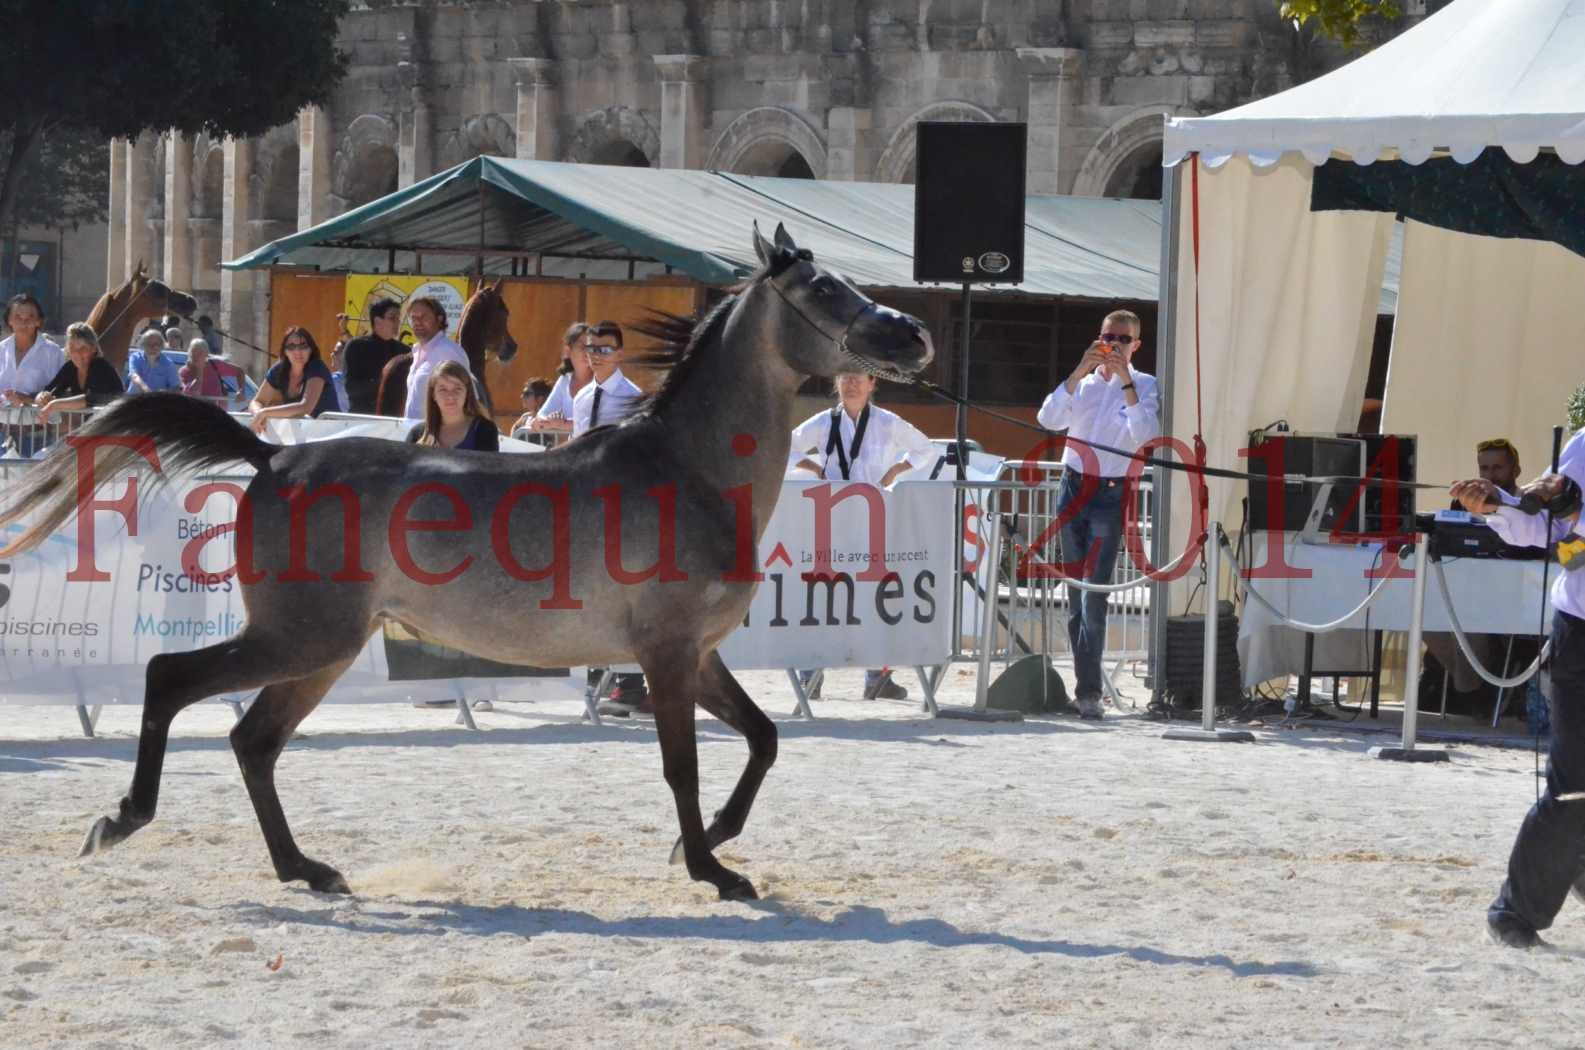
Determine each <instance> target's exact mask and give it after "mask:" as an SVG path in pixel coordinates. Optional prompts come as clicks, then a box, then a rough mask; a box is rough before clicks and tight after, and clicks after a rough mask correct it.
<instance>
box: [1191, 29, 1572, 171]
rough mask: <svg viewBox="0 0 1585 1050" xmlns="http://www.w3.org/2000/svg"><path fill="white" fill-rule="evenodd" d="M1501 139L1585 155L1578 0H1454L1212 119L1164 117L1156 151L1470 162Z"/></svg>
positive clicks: (1512, 146) (1256, 158) (1219, 159)
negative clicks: (1308, 77)
mask: <svg viewBox="0 0 1585 1050" xmlns="http://www.w3.org/2000/svg"><path fill="white" fill-rule="evenodd" d="M1488 146H1500V147H1502V149H1504V150H1505V151H1507V153H1508V156H1510V157H1512V158H1513V159H1514V160H1515V161H1517V162H1519V163H1521V164H1527V163H1529V162H1530V161H1531V160H1533V159H1534V158H1535V156H1536V154H1537V152H1538V151H1539V150H1541V149H1543V148H1547V149H1552V150H1554V151H1556V153H1557V155H1558V156H1559V157H1561V158H1562V159H1563V160H1565V161H1567V162H1568V163H1570V164H1578V163H1580V162H1581V161H1585V0H1500V2H1498V0H1459V2H1458V3H1455V4H1452V5H1450V6H1449V7H1448V8H1446V9H1445V10H1443V11H1441V12H1440V13H1438V14H1437V15H1435V16H1434V17H1432V18H1429V19H1427V20H1426V21H1425V22H1423V23H1421V24H1420V25H1419V26H1416V27H1415V28H1414V29H1413V30H1411V31H1409V32H1407V33H1404V34H1403V35H1402V36H1399V37H1397V38H1396V39H1393V40H1390V41H1388V42H1387V43H1385V44H1383V45H1382V46H1381V47H1379V48H1377V49H1376V50H1374V51H1372V52H1370V53H1369V54H1367V55H1364V56H1363V57H1361V58H1359V59H1357V60H1355V61H1353V62H1351V63H1349V64H1348V65H1346V66H1344V67H1343V68H1341V69H1339V70H1336V71H1334V72H1332V73H1329V74H1328V75H1326V76H1323V77H1320V78H1318V79H1316V80H1312V81H1310V82H1309V83H1307V84H1302V85H1300V86H1298V87H1295V88H1292V89H1291V90H1288V91H1284V92H1282V93H1281V94H1279V95H1273V96H1271V97H1270V98H1264V99H1261V100H1259V101H1257V102H1251V103H1249V104H1248V105H1246V106H1240V107H1238V108H1237V109H1233V110H1229V111H1227V112H1226V113H1220V114H1217V115H1216V116H1212V117H1199V118H1190V119H1178V120H1169V121H1168V122H1167V131H1166V142H1165V144H1164V150H1163V155H1164V158H1165V163H1166V164H1169V165H1172V164H1177V163H1178V162H1179V161H1181V160H1182V159H1183V158H1184V157H1186V156H1188V155H1189V154H1190V153H1198V154H1199V155H1200V158H1201V160H1202V161H1203V162H1204V163H1205V164H1207V165H1209V166H1211V167H1218V166H1220V165H1221V164H1222V163H1223V162H1225V161H1226V160H1227V159H1228V158H1229V157H1232V156H1245V157H1248V158H1249V159H1250V160H1251V161H1252V162H1254V163H1255V164H1257V165H1262V166H1264V165H1268V164H1272V163H1274V162H1276V161H1277V160H1278V159H1279V158H1280V157H1281V156H1282V155H1283V154H1284V153H1301V154H1303V155H1304V158H1305V159H1306V160H1308V161H1309V162H1310V163H1311V164H1321V163H1323V162H1324V161H1325V160H1326V159H1327V158H1328V157H1330V156H1334V155H1341V156H1344V157H1347V158H1349V159H1351V160H1353V161H1354V162H1355V163H1357V164H1369V163H1371V162H1372V161H1374V160H1377V159H1379V158H1381V157H1383V156H1384V155H1385V156H1390V157H1393V158H1395V159H1402V160H1405V161H1407V162H1409V163H1410V164H1419V163H1421V162H1422V161H1424V160H1426V159H1427V158H1428V157H1430V156H1431V155H1432V153H1433V151H1436V152H1444V151H1445V152H1449V153H1451V154H1452V156H1453V157H1454V159H1456V160H1458V161H1459V162H1460V163H1465V164H1467V163H1469V162H1470V161H1472V160H1474V159H1475V157H1476V156H1478V155H1479V154H1480V152H1481V151H1482V150H1483V149H1485V148H1486V147H1488Z"/></svg>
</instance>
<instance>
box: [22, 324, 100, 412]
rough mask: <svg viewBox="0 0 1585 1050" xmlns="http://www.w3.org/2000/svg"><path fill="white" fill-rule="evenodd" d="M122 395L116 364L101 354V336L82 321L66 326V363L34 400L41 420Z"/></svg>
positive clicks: (78, 410) (93, 406) (92, 406)
mask: <svg viewBox="0 0 1585 1050" xmlns="http://www.w3.org/2000/svg"><path fill="white" fill-rule="evenodd" d="M120 396H121V377H120V376H118V375H116V370H115V366H114V365H112V364H111V363H110V362H109V361H106V360H105V359H104V358H102V357H100V356H99V337H98V336H97V335H95V334H94V330H93V329H92V328H90V327H89V326H88V325H86V324H83V323H82V322H80V321H79V322H78V323H77V324H74V325H72V326H71V327H70V328H68V329H66V363H65V364H64V365H61V370H60V371H59V372H56V373H55V378H54V379H51V380H50V381H49V383H48V384H46V385H45V387H44V389H43V390H40V391H39V394H38V397H36V398H35V399H34V401H33V403H34V404H35V405H38V406H39V422H41V423H47V422H49V418H50V416H52V415H55V414H56V413H58V412H80V411H82V410H83V409H85V408H97V407H98V406H100V405H103V404H108V403H109V402H111V401H114V400H115V399H116V398H118V397H120Z"/></svg>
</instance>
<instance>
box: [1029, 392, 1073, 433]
mask: <svg viewBox="0 0 1585 1050" xmlns="http://www.w3.org/2000/svg"><path fill="white" fill-rule="evenodd" d="M1035 419H1036V420H1037V421H1038V422H1039V423H1040V425H1041V426H1043V427H1045V428H1046V429H1047V430H1066V429H1067V428H1068V427H1069V426H1071V425H1072V424H1073V395H1072V394H1070V393H1068V384H1067V382H1066V381H1064V382H1061V383H1058V384H1057V388H1056V389H1055V390H1053V391H1052V392H1051V393H1049V394H1047V395H1046V400H1045V401H1044V402H1042V403H1041V405H1040V411H1039V412H1038V413H1036V415H1035Z"/></svg>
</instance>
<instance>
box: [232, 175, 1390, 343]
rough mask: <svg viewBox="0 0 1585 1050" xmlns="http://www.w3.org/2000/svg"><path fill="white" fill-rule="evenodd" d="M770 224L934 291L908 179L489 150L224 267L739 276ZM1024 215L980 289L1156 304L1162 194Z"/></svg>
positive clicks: (719, 280) (833, 261)
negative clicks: (1005, 277)
mask: <svg viewBox="0 0 1585 1050" xmlns="http://www.w3.org/2000/svg"><path fill="white" fill-rule="evenodd" d="M756 221H757V222H758V223H759V224H760V228H761V229H762V230H764V231H765V232H766V233H767V234H768V233H769V232H770V231H771V230H772V229H774V228H775V226H776V224H777V223H778V222H780V223H785V224H786V226H787V229H788V231H789V232H790V233H791V234H792V235H793V238H794V239H795V240H797V241H798V243H799V244H800V245H802V246H804V247H807V248H809V249H811V250H812V251H813V252H814V253H815V257H816V258H817V259H819V260H820V261H821V262H823V263H825V264H827V265H829V266H833V267H835V268H836V269H838V270H841V271H842V272H843V273H845V274H847V275H848V276H849V277H851V278H852V279H853V280H854V281H856V282H858V283H859V284H860V285H863V286H865V287H870V288H919V287H929V286H927V285H920V284H918V283H917V282H915V281H914V279H913V243H914V188H913V187H912V186H909V185H903V184H897V183H879V182H839V181H834V180H819V181H816V180H810V179H772V178H761V177H758V176H753V175H733V174H730V173H727V172H721V171H689V170H679V169H652V168H619V167H611V166H607V165H598V164H561V163H556V162H553V161H543V160H507V159H505V158H502V157H475V158H474V159H473V160H470V161H466V162H464V163H462V164H459V165H457V166H456V167H455V168H451V169H450V170H448V171H443V172H441V173H440V174H438V175H432V176H430V177H429V178H427V179H425V180H424V181H422V182H419V183H415V184H413V185H412V186H409V187H408V188H407V189H405V190H398V191H396V192H395V193H392V194H388V195H386V196H384V197H381V198H380V199H379V200H376V201H371V202H369V203H368V204H365V205H363V206H362V207H360V208H355V209H353V210H352V211H349V212H346V213H345V214H342V215H338V216H336V217H335V218H334V219H331V220H329V221H328V222H322V223H320V224H319V225H318V226H314V227H311V228H309V229H307V230H303V231H302V232H301V233H294V234H292V235H291V236H290V237H282V238H281V239H280V240H278V241H271V242H270V243H269V244H266V245H265V246H264V247H262V248H259V249H257V250H255V251H253V252H250V253H248V254H247V255H244V256H243V257H242V258H240V259H233V260H231V261H230V262H227V263H224V264H222V265H223V266H224V267H225V268H226V269H228V270H249V269H256V268H259V267H264V266H274V265H288V266H317V267H319V268H320V269H322V270H349V271H357V272H363V273H369V272H374V271H377V270H383V269H385V268H386V267H387V266H388V265H389V262H388V260H389V257H390V252H391V251H392V250H393V249H394V250H396V251H398V252H415V251H416V252H420V253H424V254H425V256H426V257H425V259H424V271H425V272H426V273H448V272H458V273H461V272H466V271H469V270H471V269H472V268H473V259H474V256H475V255H476V254H479V251H480V249H481V248H482V249H483V254H484V255H485V256H487V257H488V256H492V255H494V256H497V257H501V256H506V255H524V254H531V255H538V256H541V257H542V260H543V263H542V266H543V271H542V272H544V273H547V274H557V275H576V274H577V273H578V272H580V271H581V270H588V269H591V268H596V269H597V268H598V267H599V266H600V265H602V262H603V263H604V264H609V263H612V262H615V263H621V264H627V263H635V264H654V265H658V266H664V267H669V268H671V269H673V270H675V271H677V272H679V273H683V274H686V275H688V276H690V277H693V278H695V279H697V280H700V281H704V282H706V283H708V284H729V283H731V282H733V281H735V280H737V279H739V278H741V277H744V276H746V275H747V274H749V273H750V272H752V270H753V269H754V266H755V260H754V249H753V246H752V244H751V237H750V234H749V230H750V226H751V225H752V224H753V223H754V222H756ZM1024 226H1025V230H1024V281H1023V283H1022V284H1020V285H1017V286H1010V285H985V286H981V288H980V293H981V294H991V295H995V294H1006V293H1018V294H1023V295H1044V296H1067V297H1072V298H1083V299H1103V300H1112V299H1136V300H1142V301H1146V302H1154V301H1155V300H1156V297H1157V295H1158V293H1159V283H1158V281H1157V276H1156V274H1157V269H1158V267H1159V266H1160V259H1161V205H1160V204H1159V203H1158V202H1156V201H1138V200H1112V199H1108V198H1102V197H1028V198H1026V199H1025V201H1024ZM448 253H449V254H448ZM1401 254H1402V248H1401V224H1400V233H1399V235H1398V236H1395V237H1394V238H1393V243H1392V249H1391V251H1390V253H1389V257H1388V260H1387V276H1386V282H1385V284H1386V287H1384V288H1383V289H1382V295H1381V305H1380V309H1381V312H1382V313H1392V312H1393V311H1394V309H1395V307H1396V300H1397V294H1396V293H1397V283H1398V281H1397V278H1398V267H1399V265H1400V263H1401ZM492 271H493V272H500V271H499V268H498V267H495V268H492ZM596 275H598V271H597V273H596ZM612 275H614V274H612ZM938 287H939V286H938Z"/></svg>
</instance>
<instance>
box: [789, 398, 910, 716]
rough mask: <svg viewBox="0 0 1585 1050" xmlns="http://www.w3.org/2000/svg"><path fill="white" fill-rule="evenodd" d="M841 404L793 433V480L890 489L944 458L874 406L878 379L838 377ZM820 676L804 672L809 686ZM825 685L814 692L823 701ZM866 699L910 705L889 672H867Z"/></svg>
mask: <svg viewBox="0 0 1585 1050" xmlns="http://www.w3.org/2000/svg"><path fill="white" fill-rule="evenodd" d="M836 394H837V404H836V405H835V406H834V407H833V408H832V409H831V410H830V411H828V412H820V413H818V414H816V415H813V416H810V417H809V418H808V419H806V420H804V421H803V422H802V423H800V424H799V425H798V426H797V427H796V428H795V429H794V430H793V433H792V453H791V458H792V461H793V468H794V469H793V472H792V474H791V476H792V477H794V478H797V477H800V476H807V475H809V474H812V475H814V476H815V477H819V478H825V479H826V480H827V481H866V482H869V483H870V484H871V485H878V486H880V487H881V488H886V487H887V486H889V485H891V483H892V482H894V481H896V480H897V477H898V475H900V474H903V473H905V472H906V471H908V470H911V469H912V468H914V467H921V466H926V465H928V464H930V463H934V462H935V460H936V458H937V456H938V455H939V453H938V452H937V450H936V447H935V446H934V445H932V444H931V443H930V439H929V438H927V437H925V436H924V434H922V433H920V431H919V429H918V428H917V427H915V426H914V425H913V424H912V423H910V422H908V421H907V420H906V419H904V418H902V417H901V416H899V415H898V414H897V413H895V412H888V411H887V410H886V409H884V408H881V407H880V406H879V405H877V404H875V403H874V401H873V398H874V395H875V377H874V376H872V375H866V374H864V373H863V372H842V373H840V374H839V375H838V376H837V378H836ZM815 674H816V672H815V671H800V672H799V673H798V676H799V678H800V679H802V681H803V684H804V685H805V686H806V687H808V686H809V683H810V681H811V680H812V679H813V678H814V676H815ZM819 696H820V686H819V685H818V684H816V685H815V686H814V687H813V688H811V689H810V691H809V697H810V699H812V700H813V699H818V698H819ZM864 698H865V699H866V700H874V699H877V698H879V699H882V700H906V699H908V690H906V689H904V688H903V687H902V686H900V685H898V684H897V683H896V682H894V681H892V676H891V673H890V672H889V671H884V670H869V671H865V672H864Z"/></svg>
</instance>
